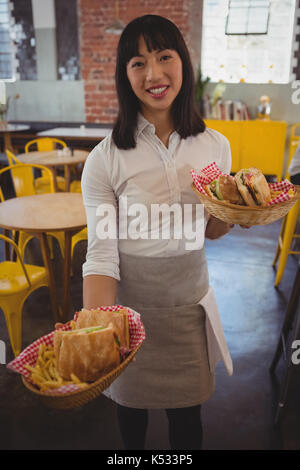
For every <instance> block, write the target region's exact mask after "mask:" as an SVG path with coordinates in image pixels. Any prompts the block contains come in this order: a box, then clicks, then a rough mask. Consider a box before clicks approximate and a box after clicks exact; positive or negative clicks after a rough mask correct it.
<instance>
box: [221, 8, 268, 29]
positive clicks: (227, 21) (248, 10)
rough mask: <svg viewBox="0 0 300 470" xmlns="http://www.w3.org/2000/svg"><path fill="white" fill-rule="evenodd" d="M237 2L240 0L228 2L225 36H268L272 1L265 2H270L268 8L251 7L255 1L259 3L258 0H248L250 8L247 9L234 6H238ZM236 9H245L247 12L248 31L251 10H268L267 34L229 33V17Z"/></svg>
mask: <svg viewBox="0 0 300 470" xmlns="http://www.w3.org/2000/svg"><path fill="white" fill-rule="evenodd" d="M237 1H239V0H228V13H227V17H226V24H225V35H226V36H250V35H251V36H252V35H253V36H261V35H266V34H268V31H269V22H270V9H271V2H270V0H265V1H267V2H268V6H267V7H259V6H257V5H251V3H252V2H254V1H257V0H247V1H248V3H249V4H248V6H245V7H237V6H234V5H235V4H237ZM236 8H244V9H245V10H247V29H248V25H249V22H248V21H249V15H250V10H253V9H258V8H268V18H267V23H266V31H265V32H249V31H247V32H241V33H231V32H227V28H228V23H229V16H230V10H231V11H233V10H234V9H236Z"/></svg>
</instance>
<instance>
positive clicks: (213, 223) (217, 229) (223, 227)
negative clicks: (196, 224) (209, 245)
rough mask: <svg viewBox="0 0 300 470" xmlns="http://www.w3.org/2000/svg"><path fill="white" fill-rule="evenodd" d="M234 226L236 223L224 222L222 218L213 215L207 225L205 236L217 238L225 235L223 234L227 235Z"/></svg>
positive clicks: (212, 238)
mask: <svg viewBox="0 0 300 470" xmlns="http://www.w3.org/2000/svg"><path fill="white" fill-rule="evenodd" d="M233 227H234V224H232V225H230V224H227V223H226V222H223V221H222V220H220V219H217V218H216V217H214V216H212V215H211V216H210V217H209V220H208V223H207V226H206V230H205V237H206V238H209V239H210V240H216V239H217V238H220V237H223V235H226V233H228V232H230V230H231V229H232V228H233Z"/></svg>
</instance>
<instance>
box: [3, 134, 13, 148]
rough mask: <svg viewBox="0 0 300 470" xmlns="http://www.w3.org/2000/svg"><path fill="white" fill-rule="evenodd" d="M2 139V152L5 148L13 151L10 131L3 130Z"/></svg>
mask: <svg viewBox="0 0 300 470" xmlns="http://www.w3.org/2000/svg"><path fill="white" fill-rule="evenodd" d="M3 140H4V152H5V150H6V149H7V150H10V151H11V152H13V153H14V149H13V147H12V143H11V136H10V132H4V135H3Z"/></svg>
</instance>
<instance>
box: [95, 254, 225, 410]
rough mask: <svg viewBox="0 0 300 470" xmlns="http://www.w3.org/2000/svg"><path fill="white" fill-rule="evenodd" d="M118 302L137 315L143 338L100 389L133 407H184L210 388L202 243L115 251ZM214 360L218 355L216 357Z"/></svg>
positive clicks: (211, 369) (208, 394) (208, 393)
mask: <svg viewBox="0 0 300 470" xmlns="http://www.w3.org/2000/svg"><path fill="white" fill-rule="evenodd" d="M120 277H121V281H120V283H119V288H118V299H117V303H118V304H120V305H124V306H128V307H131V308H133V309H134V310H136V311H137V312H139V313H140V314H141V320H142V322H143V324H144V326H145V331H146V339H145V341H144V342H143V344H142V346H141V348H140V350H139V351H138V353H137V354H136V362H132V363H130V364H129V366H128V367H127V368H126V369H125V371H124V372H123V373H122V374H121V375H120V376H119V377H118V378H117V379H116V380H115V381H114V382H113V383H112V385H111V386H110V387H109V388H108V389H107V390H106V391H105V392H104V394H105V395H106V396H107V397H109V398H111V399H112V400H114V401H115V402H117V403H119V404H120V405H124V406H128V407H133V408H148V409H151V408H152V409H154V408H184V407H188V406H193V405H197V404H200V403H203V402H204V401H206V400H208V399H209V398H210V397H211V395H212V394H213V392H214V384H215V380H214V366H215V364H210V363H209V357H208V341H207V328H206V323H207V322H206V317H207V316H206V312H205V310H204V308H203V307H202V306H201V305H200V301H201V299H202V298H205V296H206V294H207V293H208V291H209V289H210V287H209V281H208V270H207V262H206V256H205V251H204V248H203V249H202V250H199V251H193V252H192V251H190V252H187V254H184V255H179V256H174V257H164V258H159V257H152V258H151V257H144V256H133V255H126V254H122V253H120ZM217 360H218V358H217Z"/></svg>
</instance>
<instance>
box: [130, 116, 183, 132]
mask: <svg viewBox="0 0 300 470" xmlns="http://www.w3.org/2000/svg"><path fill="white" fill-rule="evenodd" d="M145 129H149V131H150V132H151V133H152V134H155V126H154V124H151V122H149V121H148V120H147V119H146V118H145V117H144V116H143V115H142V113H140V112H139V113H138V118H137V129H136V132H137V134H136V135H137V137H139V135H140V134H141V132H143V131H144V130H145ZM173 135H174V136H176V137H177V138H178V137H179V134H178V133H177V132H176V131H174V132H173V133H172V136H173Z"/></svg>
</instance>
